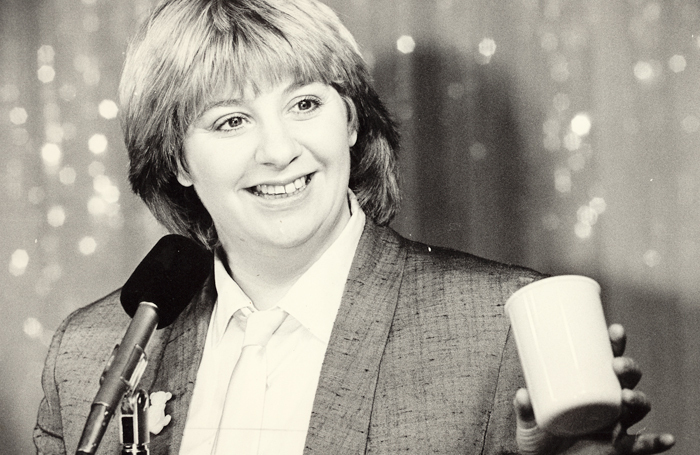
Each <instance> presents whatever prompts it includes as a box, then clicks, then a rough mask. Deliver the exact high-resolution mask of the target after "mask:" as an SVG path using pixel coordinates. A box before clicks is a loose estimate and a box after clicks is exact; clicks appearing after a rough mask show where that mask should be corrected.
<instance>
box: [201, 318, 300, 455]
mask: <svg viewBox="0 0 700 455" xmlns="http://www.w3.org/2000/svg"><path fill="white" fill-rule="evenodd" d="M244 310H245V309H244ZM244 310H242V311H244ZM286 316H287V313H286V312H284V311H282V310H280V309H273V310H268V311H253V312H251V313H250V314H249V315H248V317H247V319H246V327H245V335H244V337H243V349H242V350H241V356H240V358H239V359H238V362H237V363H236V366H235V368H234V369H233V374H232V375H231V381H230V382H229V385H228V389H227V391H226V401H225V404H224V411H223V414H222V415H221V423H220V424H219V432H218V433H217V436H216V440H215V441H214V450H213V451H212V453H213V454H214V455H233V454H235V455H254V454H256V453H257V450H258V444H259V442H260V429H261V427H262V418H263V408H264V405H265V390H266V389H267V355H266V353H267V349H266V348H265V346H266V345H267V342H268V341H269V340H270V337H271V336H272V334H273V333H275V331H276V330H277V328H278V327H279V326H280V325H281V324H282V321H284V319H285V317H286Z"/></svg>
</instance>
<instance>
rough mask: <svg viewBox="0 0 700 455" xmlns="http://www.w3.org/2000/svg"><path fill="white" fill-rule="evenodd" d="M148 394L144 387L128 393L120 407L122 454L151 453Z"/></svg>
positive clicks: (145, 454)
mask: <svg viewBox="0 0 700 455" xmlns="http://www.w3.org/2000/svg"><path fill="white" fill-rule="evenodd" d="M148 406H149V403H148V394H147V393H146V392H145V391H144V390H143V389H138V390H136V391H135V392H132V393H128V394H127V395H126V396H124V398H123V399H122V403H121V407H120V408H119V441H120V442H121V447H122V451H121V455H149V454H150V451H149V449H148V445H149V443H150V435H149V432H148Z"/></svg>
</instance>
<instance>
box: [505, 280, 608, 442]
mask: <svg viewBox="0 0 700 455" xmlns="http://www.w3.org/2000/svg"><path fill="white" fill-rule="evenodd" d="M506 312H507V313H508V316H509V318H510V321H511V327H512V329H513V334H514V336H515V342H516V345H517V348H518V355H519V357H520V362H521V365H522V368H523V373H524V375H525V383H526V385H527V389H528V392H529V394H530V399H531V401H532V407H533V410H534V413H535V420H536V421H537V425H538V426H539V427H540V428H541V429H543V430H545V431H547V432H549V433H552V434H556V435H560V436H575V435H582V434H588V433H592V432H595V431H597V430H600V429H602V428H604V427H607V426H609V425H611V424H612V423H613V422H614V421H615V420H616V419H617V418H618V416H619V414H620V401H621V395H622V392H621V388H620V382H619V380H618V378H617V376H616V375H615V372H614V371H613V367H612V360H613V353H612V347H611V345H610V338H609V336H608V330H607V325H606V323H605V316H604V314H603V307H602V304H601V302H600V286H599V285H598V283H596V282H595V281H594V280H592V279H590V278H587V277H584V276H577V275H564V276H557V277H552V278H545V279H543V280H540V281H535V282H534V283H531V284H529V285H527V286H525V287H523V288H521V289H520V290H518V291H516V292H515V293H514V294H513V295H512V296H511V297H510V298H509V299H508V301H507V302H506Z"/></svg>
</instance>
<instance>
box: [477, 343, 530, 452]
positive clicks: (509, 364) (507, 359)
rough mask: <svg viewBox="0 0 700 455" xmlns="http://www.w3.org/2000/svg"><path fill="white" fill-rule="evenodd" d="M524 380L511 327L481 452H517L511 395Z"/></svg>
mask: <svg viewBox="0 0 700 455" xmlns="http://www.w3.org/2000/svg"><path fill="white" fill-rule="evenodd" d="M524 383H525V381H524V379H523V376H522V372H521V369H520V362H519V359H518V353H517V350H516V346H515V340H514V339H513V333H512V331H511V330H509V331H508V337H507V339H506V344H505V347H504V349H503V356H502V358H501V367H500V370H499V374H498V383H497V384H496V393H495V395H494V400H493V410H492V413H491V416H490V418H489V424H488V429H487V432H486V438H485V441H484V451H483V453H484V454H493V455H497V454H498V455H511V454H513V455H514V454H517V453H518V448H517V445H516V441H515V429H516V422H515V409H514V407H513V399H514V398H515V392H517V390H518V389H519V388H520V387H524Z"/></svg>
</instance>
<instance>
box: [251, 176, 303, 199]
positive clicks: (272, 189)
mask: <svg viewBox="0 0 700 455" xmlns="http://www.w3.org/2000/svg"><path fill="white" fill-rule="evenodd" d="M306 178H307V177H306V176H304V177H299V178H298V179H296V180H294V181H293V182H289V183H287V184H286V185H256V187H255V192H256V193H260V194H267V195H270V196H276V195H280V194H292V193H294V192H296V191H299V190H300V189H302V188H304V187H306Z"/></svg>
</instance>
